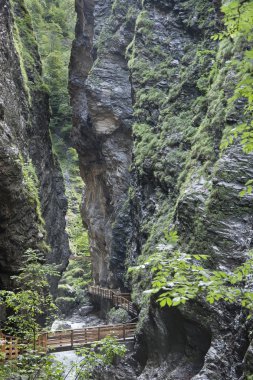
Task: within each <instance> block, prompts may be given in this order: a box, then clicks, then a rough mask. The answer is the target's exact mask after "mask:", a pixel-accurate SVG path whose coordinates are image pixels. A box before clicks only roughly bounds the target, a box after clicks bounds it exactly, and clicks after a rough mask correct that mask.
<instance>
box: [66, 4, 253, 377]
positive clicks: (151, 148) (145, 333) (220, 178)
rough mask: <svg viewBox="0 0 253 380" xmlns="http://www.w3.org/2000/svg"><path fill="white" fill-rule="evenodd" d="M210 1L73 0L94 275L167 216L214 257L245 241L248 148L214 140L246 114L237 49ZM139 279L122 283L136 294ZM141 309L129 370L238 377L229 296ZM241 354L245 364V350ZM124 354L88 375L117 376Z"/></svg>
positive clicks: (145, 240)
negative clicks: (235, 67) (236, 98)
mask: <svg viewBox="0 0 253 380" xmlns="http://www.w3.org/2000/svg"><path fill="white" fill-rule="evenodd" d="M220 5H221V4H220V2H216V1H215V2H214V1H208V0H203V1H201V2H194V1H191V0H186V1H185V0H184V1H183V0H182V1H177V2H175V1H170V0H164V1H155V0H148V1H146V2H144V3H143V2H142V4H141V2H140V3H139V2H131V1H130V2H129V1H128V2H126V1H123V0H121V1H115V2H112V1H111V2H110V1H108V2H106V3H104V2H103V4H102V2H101V1H95V0H93V1H87V0H83V1H77V12H78V23H77V30H76V40H75V42H74V45H73V51H72V61H71V73H70V89H71V96H72V105H73V112H74V125H75V129H74V131H73V139H74V142H75V145H76V146H77V149H78V152H79V156H80V160H81V172H82V176H83V178H84V180H85V182H86V189H85V196H84V204H83V217H84V221H85V223H86V224H87V225H88V228H89V233H90V236H91V245H92V256H93V268H94V273H95V276H94V277H95V278H94V279H95V282H96V283H97V284H101V285H107V286H112V287H118V286H121V287H122V286H123V275H124V270H125V268H124V260H125V258H126V259H127V263H128V264H130V265H132V264H135V263H136V258H137V257H138V256H139V255H140V254H144V255H145V256H147V255H148V254H150V253H152V252H154V250H155V246H156V244H157V243H158V242H159V241H160V240H161V238H162V237H163V231H164V230H170V229H171V228H172V227H174V228H175V229H176V230H177V231H178V234H179V237H180V244H181V246H182V248H183V249H184V250H186V251H187V252H193V253H196V252H197V253H202V254H203V253H205V254H207V255H209V257H210V262H211V265H212V268H214V269H223V270H227V271H228V272H229V271H231V270H233V269H234V268H235V267H237V266H238V265H240V264H241V263H242V262H243V261H245V259H246V258H247V253H248V251H249V250H250V249H251V248H252V238H253V230H252V194H249V195H247V196H245V197H243V198H242V197H240V195H239V193H240V191H241V190H242V189H243V187H244V184H245V182H246V181H247V180H249V179H251V178H253V170H252V167H253V165H252V164H253V161H252V159H253V158H252V157H253V156H252V155H246V154H245V153H243V152H242V149H241V147H240V145H239V142H237V141H236V142H235V143H234V144H233V145H232V146H230V147H228V149H226V150H225V151H224V152H221V151H220V148H219V147H220V143H221V141H222V139H223V138H224V136H225V135H226V133H227V130H228V129H229V128H230V127H231V128H233V126H234V125H236V124H238V123H240V122H241V120H242V117H243V116H242V106H241V105H240V104H239V105H237V106H236V107H237V109H236V110H231V108H230V107H228V98H229V97H230V96H231V94H232V93H233V89H234V83H235V81H234V75H235V74H234V73H233V72H232V71H231V69H230V68H229V64H228V62H229V61H230V60H231V59H233V57H234V54H237V55H238V56H239V55H240V54H241V52H240V47H238V46H237V47H235V46H233V45H231V41H230V42H228V43H227V45H226V46H222V45H221V46H220V48H219V47H218V44H217V43H216V42H214V41H213V40H212V39H211V36H212V35H213V34H214V33H215V32H217V31H219V30H221V28H222V22H221V13H220V10H219V9H220ZM127 45H128V46H127ZM236 49H239V50H238V51H236ZM216 64H217V65H218V66H215V65H216ZM214 67H217V70H216V71H215V70H214ZM210 72H211V73H212V75H211V76H210ZM131 128H132V132H131V130H130V129H131ZM130 164H131V175H130V174H129V171H128V168H129V165H130ZM127 192H128V196H127V194H126V193H127ZM112 268H115V271H114V272H113V271H112ZM142 280H143V279H142V278H140V277H139V278H138V280H136V281H133V283H132V286H133V288H134V291H135V295H137V296H136V302H138V299H140V298H141V297H142V291H143V290H144V288H145V279H144V281H143V283H144V285H143V283H142ZM144 314H145V317H143V315H142V317H143V320H142V323H141V329H140V332H139V333H138V337H137V343H136V347H135V348H136V358H135V359H136V362H137V363H138V364H139V365H140V372H138V370H137V372H135V370H133V368H134V367H138V366H137V365H136V366H135V365H134V364H133V363H132V367H133V368H132V369H129V371H130V372H128V369H127V368H128V365H127V364H126V367H125V368H126V372H125V376H126V378H129V379H130V378H131V376H132V379H135V378H138V379H140V380H144V379H146V380H153V379H164V380H188V379H196V380H200V379H201V380H224V379H226V380H236V379H238V380H239V379H242V378H243V377H244V376H245V373H244V372H245V370H244V369H245V368H246V367H245V365H246V364H245V363H246V362H245V360H246V359H244V357H245V353H246V351H247V347H248V345H249V341H250V339H249V337H248V335H249V326H248V324H247V323H246V315H245V313H244V312H243V311H242V310H241V309H240V308H239V307H237V306H235V305H225V304H223V303H219V304H215V305H212V306H210V305H207V304H206V302H205V301H204V300H202V299H201V300H197V301H196V302H192V303H188V304H187V305H186V306H185V307H182V308H180V309H179V310H178V311H171V309H164V311H160V310H158V307H157V305H156V304H151V306H150V308H149V311H146V312H145V313H144ZM248 358H249V359H248V363H249V366H250V350H249V352H248ZM122 365H123V366H124V364H122V363H121V364H120V365H119V366H118V367H117V368H114V370H110V369H108V373H106V372H105V373H103V374H96V378H97V379H101V380H102V379H103V380H106V379H109V378H111V379H120V378H122V376H124V375H123V373H124V369H122V368H123V367H122ZM131 371H132V372H131Z"/></svg>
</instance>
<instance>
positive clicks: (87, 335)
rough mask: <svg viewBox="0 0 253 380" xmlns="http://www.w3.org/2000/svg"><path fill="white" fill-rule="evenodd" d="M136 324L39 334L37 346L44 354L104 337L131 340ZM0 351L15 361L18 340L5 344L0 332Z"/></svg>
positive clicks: (82, 344) (5, 341)
mask: <svg viewBox="0 0 253 380" xmlns="http://www.w3.org/2000/svg"><path fill="white" fill-rule="evenodd" d="M135 329H136V323H125V324H116V325H101V326H88V327H86V328H84V329H76V330H70V329H69V330H57V331H50V332H44V333H41V334H40V335H39V337H38V340H37V345H38V346H39V347H40V349H42V350H43V351H44V352H47V351H50V350H58V351H62V350H65V349H73V348H75V347H78V346H79V347H80V346H84V345H87V344H88V345H89V344H91V343H93V342H98V341H100V340H101V339H103V338H105V337H106V336H108V335H109V336H114V337H115V338H116V339H118V340H119V341H122V340H123V341H126V340H133V339H134V337H135ZM0 337H2V338H4V339H2V343H1V340H0V351H1V352H3V353H4V354H5V360H11V359H17V357H18V355H19V353H20V352H19V348H20V345H19V344H18V339H17V338H15V337H9V339H10V342H7V339H6V338H5V335H4V334H2V333H1V332H0Z"/></svg>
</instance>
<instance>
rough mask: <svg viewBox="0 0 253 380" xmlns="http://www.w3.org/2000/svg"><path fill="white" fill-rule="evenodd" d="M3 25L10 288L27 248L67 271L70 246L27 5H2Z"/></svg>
mask: <svg viewBox="0 0 253 380" xmlns="http://www.w3.org/2000/svg"><path fill="white" fill-rule="evenodd" d="M0 25H1V27H0V33H1V35H0V38H1V45H0V136H1V137H0V281H1V287H8V286H10V281H9V277H10V275H12V274H13V273H15V272H16V271H17V269H18V267H19V265H20V263H21V262H22V254H23V253H24V252H25V250H26V249H27V248H36V249H40V250H41V251H43V252H45V254H47V258H48V261H49V262H53V263H56V264H57V265H58V266H59V269H60V270H63V268H65V266H66V265H67V261H68V256H69V247H68V239H67V235H66V233H65V213H66V207H67V203H66V199H65V196H64V184H63V178H62V174H61V170H60V167H59V164H58V162H57V158H56V157H55V156H54V155H53V153H52V144H51V139H50V135H49V103H48V94H47V92H46V90H45V88H44V85H43V83H42V80H41V64H40V60H39V55H38V50H37V45H36V41H35V39H34V38H33V31H32V27H31V20H30V16H29V15H28V13H27V11H26V9H25V7H24V3H23V1H12V2H11V3H10V1H9V0H3V1H1V2H0ZM28 37H29V38H28Z"/></svg>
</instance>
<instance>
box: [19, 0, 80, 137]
mask: <svg viewBox="0 0 253 380" xmlns="http://www.w3.org/2000/svg"><path fill="white" fill-rule="evenodd" d="M25 4H26V6H27V8H28V9H29V11H30V13H31V16H32V22H33V28H34V30H35V34H36V39H37V42H38V46H39V52H40V56H41V60H42V66H43V80H44V82H45V84H46V85H47V86H48V89H49V93H50V105H51V109H52V117H51V129H52V132H53V133H54V134H56V135H57V136H58V138H63V139H66V140H68V139H69V137H68V133H69V131H70V128H71V108H70V105H69V96H68V64H69V59H70V49H71V44H72V41H73V39H74V28H75V19H76V17H75V10H74V1H73V0H63V1H60V2H59V1H50V0H45V1H39V0H25ZM30 35H32V33H31V32H30Z"/></svg>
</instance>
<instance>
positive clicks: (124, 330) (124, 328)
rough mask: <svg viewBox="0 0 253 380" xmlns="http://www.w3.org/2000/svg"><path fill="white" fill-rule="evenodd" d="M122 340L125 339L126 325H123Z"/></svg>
mask: <svg viewBox="0 0 253 380" xmlns="http://www.w3.org/2000/svg"><path fill="white" fill-rule="evenodd" d="M123 340H126V327H125V325H123Z"/></svg>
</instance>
